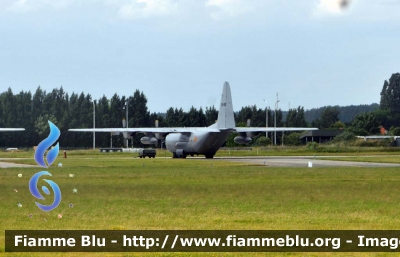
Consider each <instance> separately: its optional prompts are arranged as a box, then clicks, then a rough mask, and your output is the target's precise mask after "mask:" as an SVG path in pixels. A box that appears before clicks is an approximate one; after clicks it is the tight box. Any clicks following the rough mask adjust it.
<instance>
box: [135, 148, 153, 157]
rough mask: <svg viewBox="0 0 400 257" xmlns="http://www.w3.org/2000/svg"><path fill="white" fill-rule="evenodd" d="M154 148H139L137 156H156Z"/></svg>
mask: <svg viewBox="0 0 400 257" xmlns="http://www.w3.org/2000/svg"><path fill="white" fill-rule="evenodd" d="M156 154H157V153H156V150H154V149H140V150H139V157H140V158H146V156H148V157H149V158H151V157H153V158H155V157H156Z"/></svg>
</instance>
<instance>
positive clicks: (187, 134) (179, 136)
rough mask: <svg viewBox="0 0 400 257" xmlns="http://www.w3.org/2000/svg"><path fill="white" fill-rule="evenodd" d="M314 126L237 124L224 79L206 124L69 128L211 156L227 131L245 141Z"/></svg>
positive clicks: (177, 154) (179, 154)
mask: <svg viewBox="0 0 400 257" xmlns="http://www.w3.org/2000/svg"><path fill="white" fill-rule="evenodd" d="M316 129H317V128H285V127H284V128H268V127H265V128H264V127H246V128H239V127H236V124H235V119H234V114H233V104H232V95H231V88H230V86H229V83H228V82H225V83H224V86H223V89H222V95H221V102H220V106H219V112H218V120H217V122H216V123H214V124H213V125H211V126H209V127H205V128H200V127H187V128H158V127H156V128H97V129H69V130H68V131H75V132H111V133H115V132H119V133H123V135H124V136H127V137H129V136H131V135H133V134H136V133H143V134H145V136H144V137H142V138H141V139H140V141H141V142H142V143H143V144H154V143H155V142H156V141H157V138H158V139H160V138H165V144H166V147H167V149H168V150H169V151H170V152H172V153H173V156H174V158H177V157H182V158H186V156H188V155H199V154H201V155H205V157H206V158H213V157H214V155H215V153H216V152H217V151H218V149H219V148H220V147H221V146H222V145H223V144H224V143H225V142H226V139H227V138H228V136H229V134H230V133H232V132H237V133H239V136H238V137H236V138H235V142H238V143H248V142H250V141H251V138H250V137H249V134H250V133H252V132H253V133H254V132H255V133H257V132H266V131H268V132H272V131H303V130H316Z"/></svg>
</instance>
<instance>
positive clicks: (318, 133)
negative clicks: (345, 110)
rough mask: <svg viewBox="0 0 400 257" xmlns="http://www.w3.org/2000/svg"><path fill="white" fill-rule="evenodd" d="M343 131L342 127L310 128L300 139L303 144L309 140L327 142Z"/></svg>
mask: <svg viewBox="0 0 400 257" xmlns="http://www.w3.org/2000/svg"><path fill="white" fill-rule="evenodd" d="M341 133H343V130H341V129H331V130H324V129H321V130H310V131H308V132H307V133H305V134H303V135H301V136H300V140H301V142H302V143H303V144H307V143H309V142H316V143H325V142H328V141H331V140H332V139H334V138H335V137H336V136H337V135H340V134H341Z"/></svg>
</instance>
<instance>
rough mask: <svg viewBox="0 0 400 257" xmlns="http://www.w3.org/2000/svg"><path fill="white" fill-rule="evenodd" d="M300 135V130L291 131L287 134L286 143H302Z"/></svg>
mask: <svg viewBox="0 0 400 257" xmlns="http://www.w3.org/2000/svg"><path fill="white" fill-rule="evenodd" d="M300 136H301V133H298V132H293V133H290V134H289V135H287V136H285V142H284V143H285V144H286V145H300V144H301V141H300Z"/></svg>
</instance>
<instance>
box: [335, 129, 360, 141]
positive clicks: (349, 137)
mask: <svg viewBox="0 0 400 257" xmlns="http://www.w3.org/2000/svg"><path fill="white" fill-rule="evenodd" d="M354 140H356V134H354V133H353V132H350V131H345V132H343V133H342V134H340V135H338V136H336V137H335V138H334V139H333V142H344V143H346V142H353V141H354Z"/></svg>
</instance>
